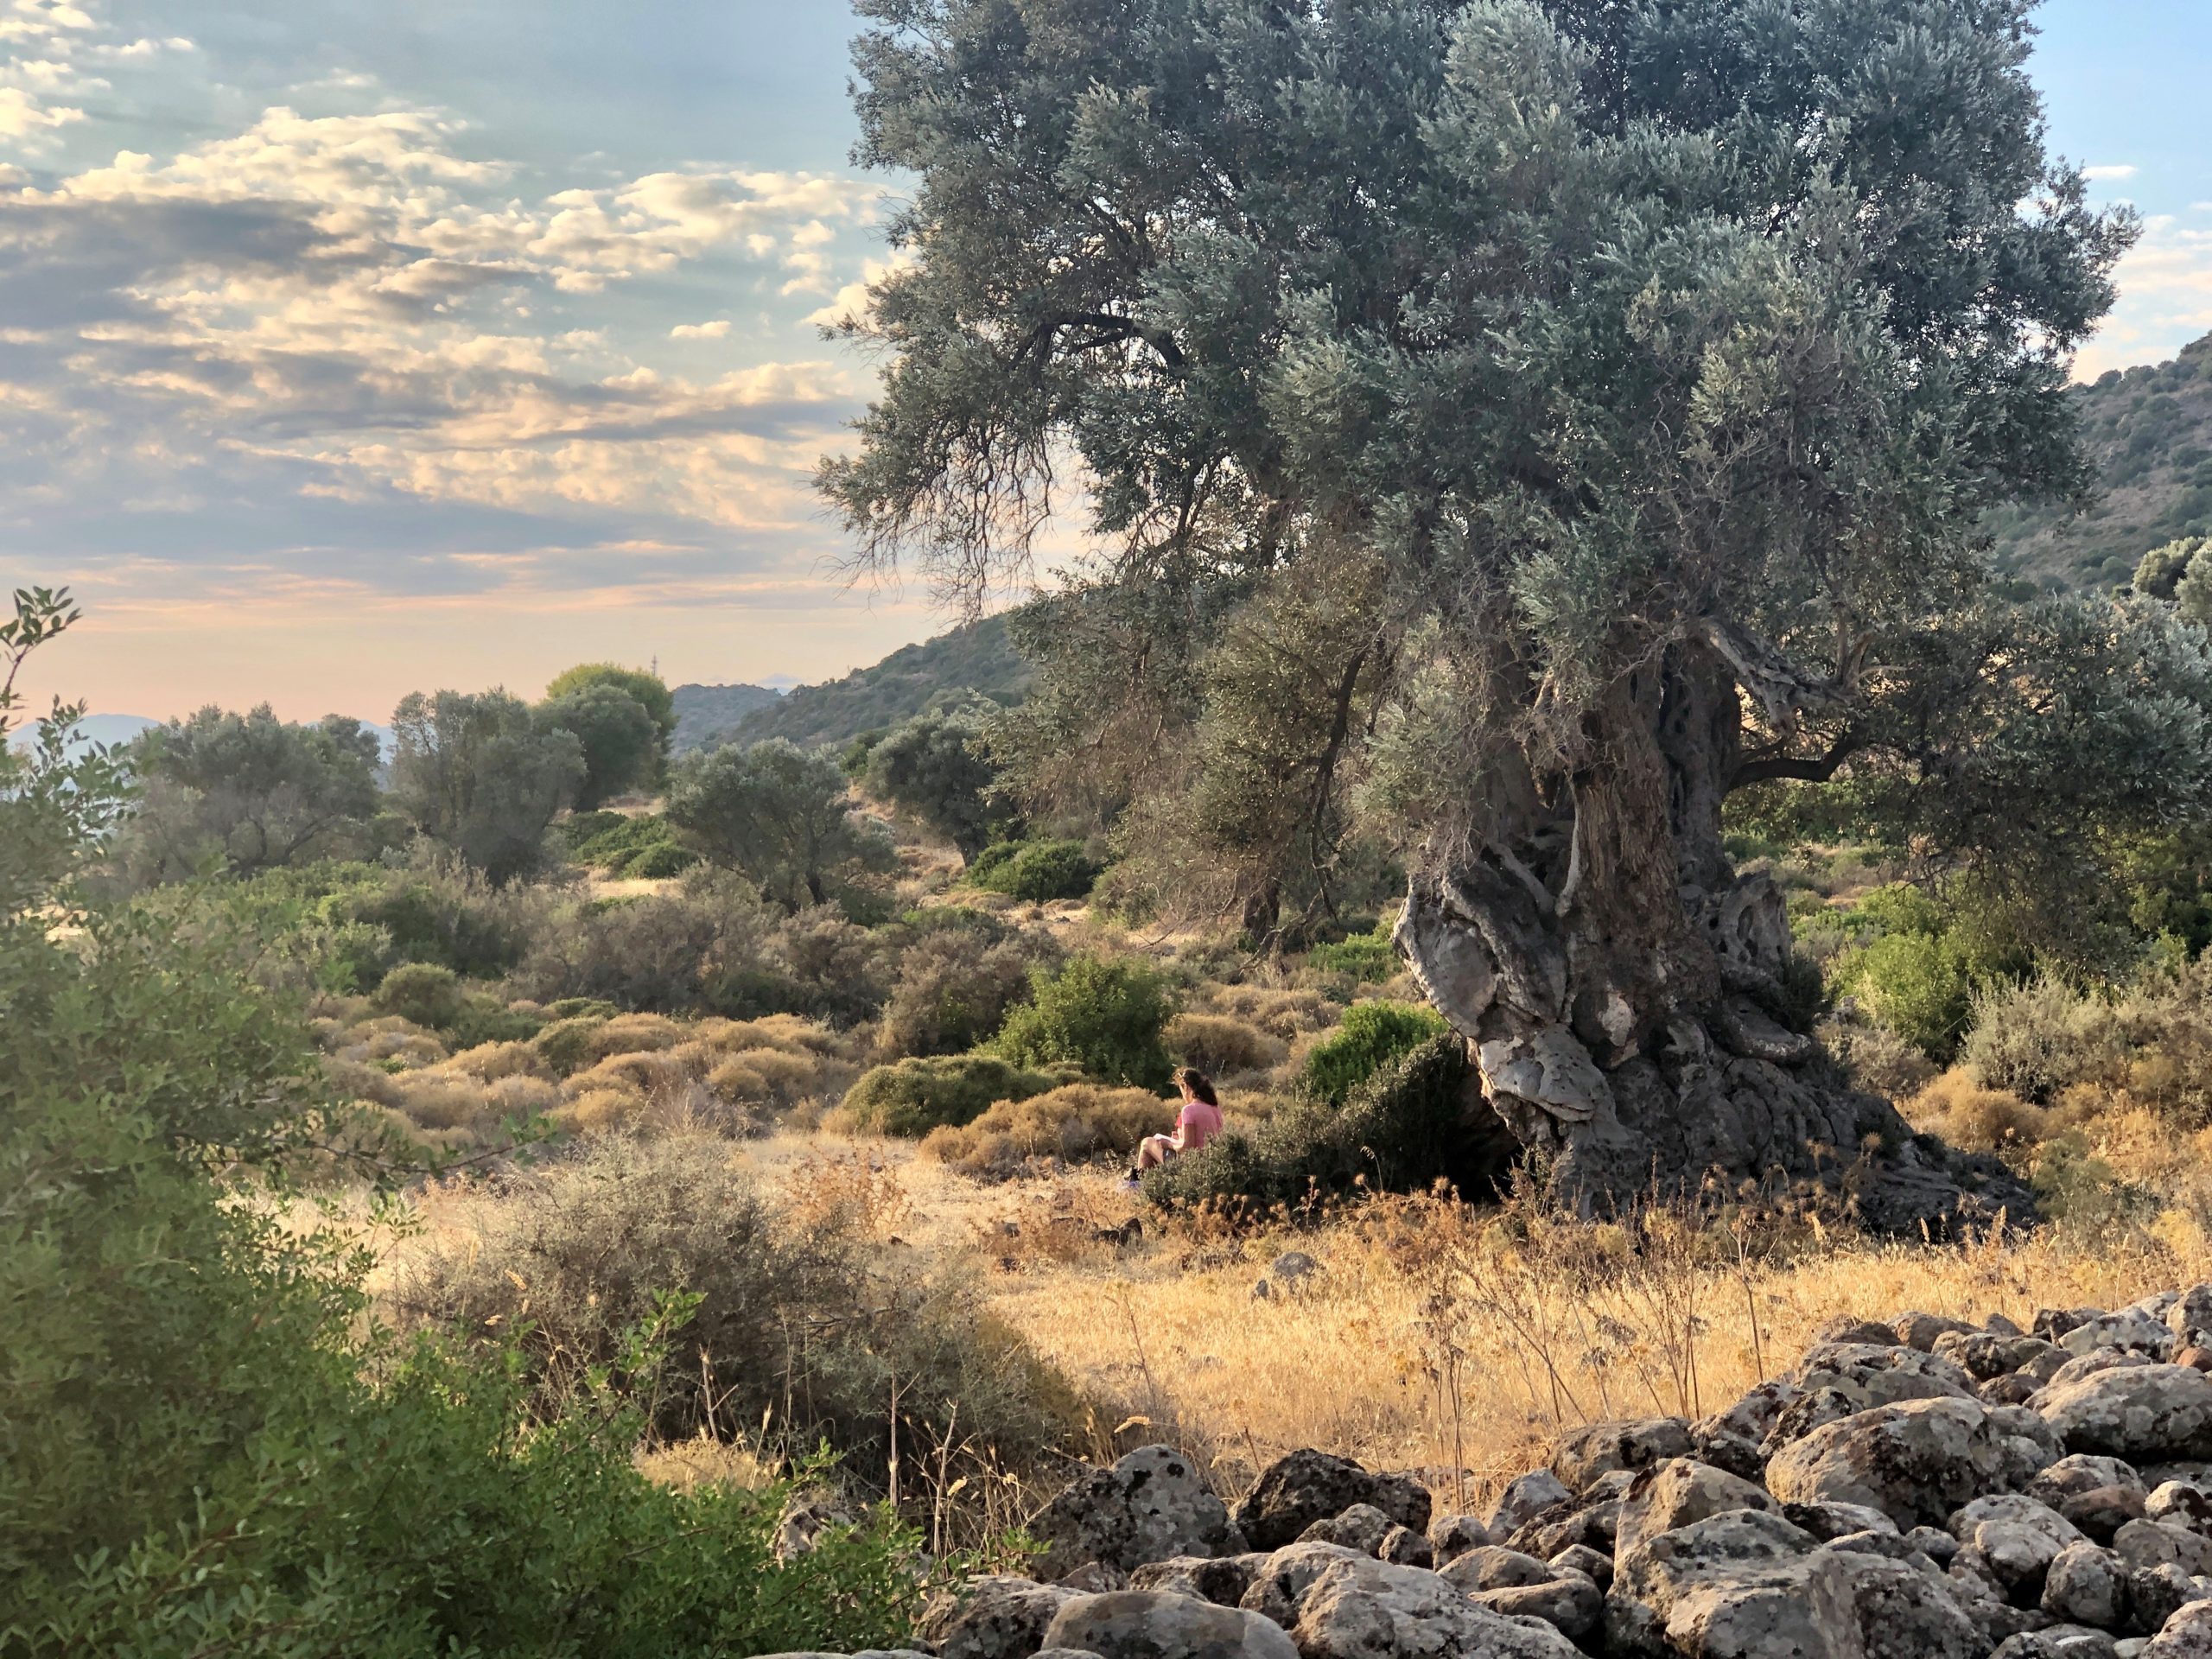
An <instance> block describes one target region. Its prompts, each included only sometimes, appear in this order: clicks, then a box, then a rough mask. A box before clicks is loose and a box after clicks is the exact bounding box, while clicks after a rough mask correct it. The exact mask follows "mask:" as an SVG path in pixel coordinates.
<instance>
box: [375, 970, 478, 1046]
mask: <svg viewBox="0 0 2212 1659" xmlns="http://www.w3.org/2000/svg"><path fill="white" fill-rule="evenodd" d="M371 1001H372V1002H374V1004H375V1005H376V1008H377V1011H378V1013H380V1014H397V1015H398V1016H399V1017H400V1018H401V1019H402V1020H410V1021H411V1022H412V1023H414V1024H416V1025H418V1026H421V1027H423V1028H424V1029H425V1030H429V1031H436V1030H438V1029H440V1028H441V1027H446V1026H450V1025H452V1024H453V1023H454V1021H456V1020H459V1019H460V1018H461V1011H462V1009H463V1007H465V1006H466V1004H467V998H466V996H465V995H464V994H463V992H462V990H461V981H460V980H459V978H458V977H457V976H455V975H454V971H453V969H450V968H441V967H439V966H438V965H437V964H436V963H429V962H404V963H400V965H399V966H398V967H397V968H395V969H392V970H391V972H390V973H388V974H386V975H385V976H384V980H383V982H381V983H380V984H378V987H377V989H376V995H375V996H374V997H372V999H371Z"/></svg>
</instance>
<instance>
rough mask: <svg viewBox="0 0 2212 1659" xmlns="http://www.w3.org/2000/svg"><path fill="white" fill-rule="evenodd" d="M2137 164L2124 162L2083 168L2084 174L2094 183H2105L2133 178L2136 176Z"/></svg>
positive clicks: (2084, 176) (2083, 175)
mask: <svg viewBox="0 0 2212 1659" xmlns="http://www.w3.org/2000/svg"><path fill="white" fill-rule="evenodd" d="M2135 171H2136V169H2135V164H2134V163H2133V162H2116V163H2113V164H2109V165H2107V166H2103V167H2085V168H2082V177H2083V178H2085V179H2088V180H2089V181H2091V182H2092V183H2095V184H2104V183H2109V182H2114V181H2119V180H2121V179H2132V178H2133V177H2134V176H2135Z"/></svg>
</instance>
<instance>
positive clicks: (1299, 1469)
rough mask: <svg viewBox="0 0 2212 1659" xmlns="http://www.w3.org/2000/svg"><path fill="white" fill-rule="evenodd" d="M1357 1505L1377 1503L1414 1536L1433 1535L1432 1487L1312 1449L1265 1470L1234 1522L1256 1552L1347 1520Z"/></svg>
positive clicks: (1236, 1514) (1240, 1505)
mask: <svg viewBox="0 0 2212 1659" xmlns="http://www.w3.org/2000/svg"><path fill="white" fill-rule="evenodd" d="M1355 1503H1368V1504H1372V1505H1373V1506H1374V1507H1375V1508H1376V1509H1378V1510H1382V1511H1383V1514H1385V1515H1387V1516H1389V1517H1390V1519H1392V1520H1393V1521H1395V1522H1397V1523H1398V1524H1399V1525H1400V1526H1402V1527H1409V1528H1411V1529H1413V1530H1414V1531H1415V1532H1426V1531H1427V1530H1428V1514H1429V1497H1428V1491H1427V1488H1425V1487H1423V1486H1421V1485H1420V1484H1417V1483H1415V1482H1414V1481H1410V1480H1408V1479H1406V1478H1403V1477H1402V1476H1396V1475H1382V1474H1376V1473H1373V1472H1370V1471H1369V1470H1367V1469H1365V1468H1363V1467H1362V1466H1361V1465H1358V1464H1357V1463H1354V1462H1353V1461H1352V1460H1351V1459H1350V1458H1338V1457H1332V1456H1331V1455H1330V1454H1329V1453H1327V1452H1316V1451H1313V1450H1311V1449H1307V1450H1303V1451H1298V1452H1292V1453H1290V1455H1289V1456H1287V1457H1286V1458H1282V1459H1279V1460H1278V1461H1276V1462H1274V1463H1273V1464H1270V1465H1268V1467H1267V1468H1266V1469H1265V1470H1264V1471H1262V1472H1261V1475H1260V1478H1259V1479H1258V1480H1257V1481H1256V1482H1255V1483H1254V1484H1253V1487H1252V1490H1251V1491H1249V1493H1247V1494H1246V1495H1245V1497H1244V1500H1243V1503H1239V1504H1238V1505H1237V1506H1236V1513H1235V1515H1234V1516H1233V1519H1234V1522H1235V1524H1236V1529H1237V1530H1238V1531H1239V1532H1241V1533H1242V1534H1243V1535H1244V1537H1245V1538H1246V1539H1248V1540H1249V1541H1250V1544H1251V1547H1252V1548H1254V1549H1279V1548H1281V1547H1282V1546H1283V1545H1285V1544H1287V1543H1291V1542H1293V1541H1295V1540H1296V1538H1297V1537H1298V1535H1299V1534H1300V1533H1302V1532H1304V1531H1305V1530H1306V1528H1308V1527H1310V1526H1312V1525H1313V1523H1314V1522H1316V1521H1323V1520H1326V1519H1328V1518H1330V1517H1331V1516H1338V1515H1342V1514H1343V1513H1344V1511H1345V1510H1348V1509H1350V1508H1351V1506H1352V1505H1353V1504H1355Z"/></svg>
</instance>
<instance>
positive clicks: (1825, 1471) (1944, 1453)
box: [1767, 1399, 2052, 1527]
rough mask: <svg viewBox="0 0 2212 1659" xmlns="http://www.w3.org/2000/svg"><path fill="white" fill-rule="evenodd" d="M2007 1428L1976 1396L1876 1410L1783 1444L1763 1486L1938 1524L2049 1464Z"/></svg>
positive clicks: (1793, 1496) (1789, 1496)
mask: <svg viewBox="0 0 2212 1659" xmlns="http://www.w3.org/2000/svg"><path fill="white" fill-rule="evenodd" d="M2006 1427H2007V1426H2006V1425H2005V1423H2004V1422H2003V1421H2001V1420H2000V1419H1999V1417H1998V1416H1997V1415H1996V1414H1994V1413H1993V1412H1992V1411H1991V1410H1989V1409H1986V1408H1984V1407H1982V1406H1981V1405H1980V1404H1979V1403H1978V1402H1974V1401H1972V1400H1965V1399H1934V1400H1909V1401H1905V1402H1902V1403H1900V1404H1897V1405H1891V1406H1881V1407H1878V1408H1875V1409H1873V1410H1872V1411H1865V1412H1860V1413H1859V1414H1856V1415H1854V1416H1851V1417H1847V1418H1845V1419H1843V1420H1842V1421H1839V1422H1834V1423H1830V1424H1828V1425H1827V1427H1824V1428H1819V1429H1815V1431H1814V1432H1813V1433H1811V1434H1809V1435H1808V1436H1806V1437H1805V1439H1803V1440H1799V1441H1797V1442H1796V1444H1794V1445H1791V1446H1785V1447H1784V1448H1783V1450H1782V1451H1781V1452H1779V1453H1777V1455H1776V1456H1775V1458H1774V1459H1772V1461H1770V1463H1769V1464H1768V1465H1767V1490H1768V1491H1770V1492H1772V1493H1773V1494H1774V1495H1775V1496H1776V1497H1778V1498H1781V1499H1782V1500H1783V1502H1784V1503H1821V1502H1827V1501H1834V1502H1841V1503H1864V1504H1866V1505H1867V1506H1868V1507H1869V1508H1872V1509H1877V1510H1881V1511H1882V1513H1883V1514H1885V1515H1886V1516H1889V1517H1890V1519H1891V1521H1893V1522H1896V1523H1897V1525H1898V1526H1899V1527H1914V1526H1918V1525H1921V1524H1923V1522H1926V1523H1929V1524H1934V1523H1937V1522H1942V1521H1946V1520H1948V1518H1949V1517H1950V1515H1951V1513H1952V1511H1953V1510H1956V1509H1957V1508H1958V1507H1959V1506H1960V1505H1961V1504H1962V1503H1967V1502H1969V1501H1970V1500H1972V1499H1973V1498H1974V1497H1976V1496H1978V1495H1979V1494H1980V1493H1983V1492H1991V1491H1999V1492H2001V1491H2011V1490H2012V1489H2014V1488H2016V1487H2018V1486H2019V1485H2021V1484H2024V1482H2025V1481H2027V1480H2028V1479H2029V1478H2031V1476H2033V1475H2034V1474H2035V1473H2036V1472H2037V1471H2038V1470H2039V1469H2042V1468H2044V1467H2045V1466H2047V1465H2049V1463H2050V1462H2051V1461H2052V1459H2049V1458H2043V1457H2042V1456H2041V1452H2040V1451H2039V1449H2038V1448H2037V1447H2036V1446H2033V1445H2031V1444H2030V1443H2028V1442H2026V1441H2024V1440H2022V1439H2021V1437H2019V1436H2018V1435H2015V1434H2011V1433H2006V1432H2005V1430H2006ZM2038 1459H2040V1460H2038Z"/></svg>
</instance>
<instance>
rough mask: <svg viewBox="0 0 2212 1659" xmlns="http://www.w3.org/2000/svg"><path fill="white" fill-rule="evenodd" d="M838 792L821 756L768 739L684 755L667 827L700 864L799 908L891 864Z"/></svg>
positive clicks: (880, 837)
mask: <svg viewBox="0 0 2212 1659" xmlns="http://www.w3.org/2000/svg"><path fill="white" fill-rule="evenodd" d="M845 788H846V786H845V775H844V773H843V772H842V771H840V770H839V769H838V766H837V763H836V760H832V759H831V758H830V757H829V755H827V754H824V753H818V752H816V751H811V750H807V749H802V748H800V747H798V746H797V745H796V744H794V743H791V742H789V741H785V740H784V739H782V738H773V739H771V740H770V741H767V742H765V743H755V744H754V745H753V746H752V747H750V748H745V749H739V748H721V749H715V750H713V751H711V752H709V753H705V754H697V755H692V756H690V757H688V758H687V759H686V760H684V761H683V763H682V764H680V765H679V766H677V768H676V772H675V775H674V777H673V778H672V779H671V782H670V785H669V793H668V821H669V822H670V823H672V824H674V825H675V826H676V827H677V829H678V830H680V831H681V832H682V834H683V839H684V841H685V842H686V844H688V845H689V846H690V847H692V848H694V849H696V850H697V851H698V852H699V853H701V854H702V855H704V856H705V857H706V858H707V859H709V861H712V862H714V863H715V864H719V865H721V867H722V868H724V869H730V870H735V871H738V872H739V873H741V874H743V875H745V876H746V877H747V879H749V880H752V881H753V882H755V883H757V884H758V885H759V887H760V892H761V893H762V896H764V897H766V898H767V899H772V900H773V901H775V902H776V903H778V904H780V905H782V906H784V907H785V909H787V910H798V909H800V908H802V907H803V906H807V905H810V904H814V905H819V904H823V903H826V902H827V901H828V900H829V898H830V896H831V894H832V893H834V892H835V891H836V889H837V888H838V887H842V886H844V885H846V884H847V883H849V881H851V880H853V878H855V876H857V875H860V874H863V873H866V872H868V871H871V870H884V869H888V868H890V867H891V866H892V864H893V862H894V860H893V855H892V850H891V843H890V841H889V838H888V837H887V836H885V835H884V834H883V833H882V831H881V830H880V829H878V828H875V827H874V826H871V825H869V824H867V823H863V822H862V821H861V820H860V819H858V818H856V817H855V816H854V814H853V811H852V808H851V804H850V803H849V802H848V800H847V799H846V795H845Z"/></svg>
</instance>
